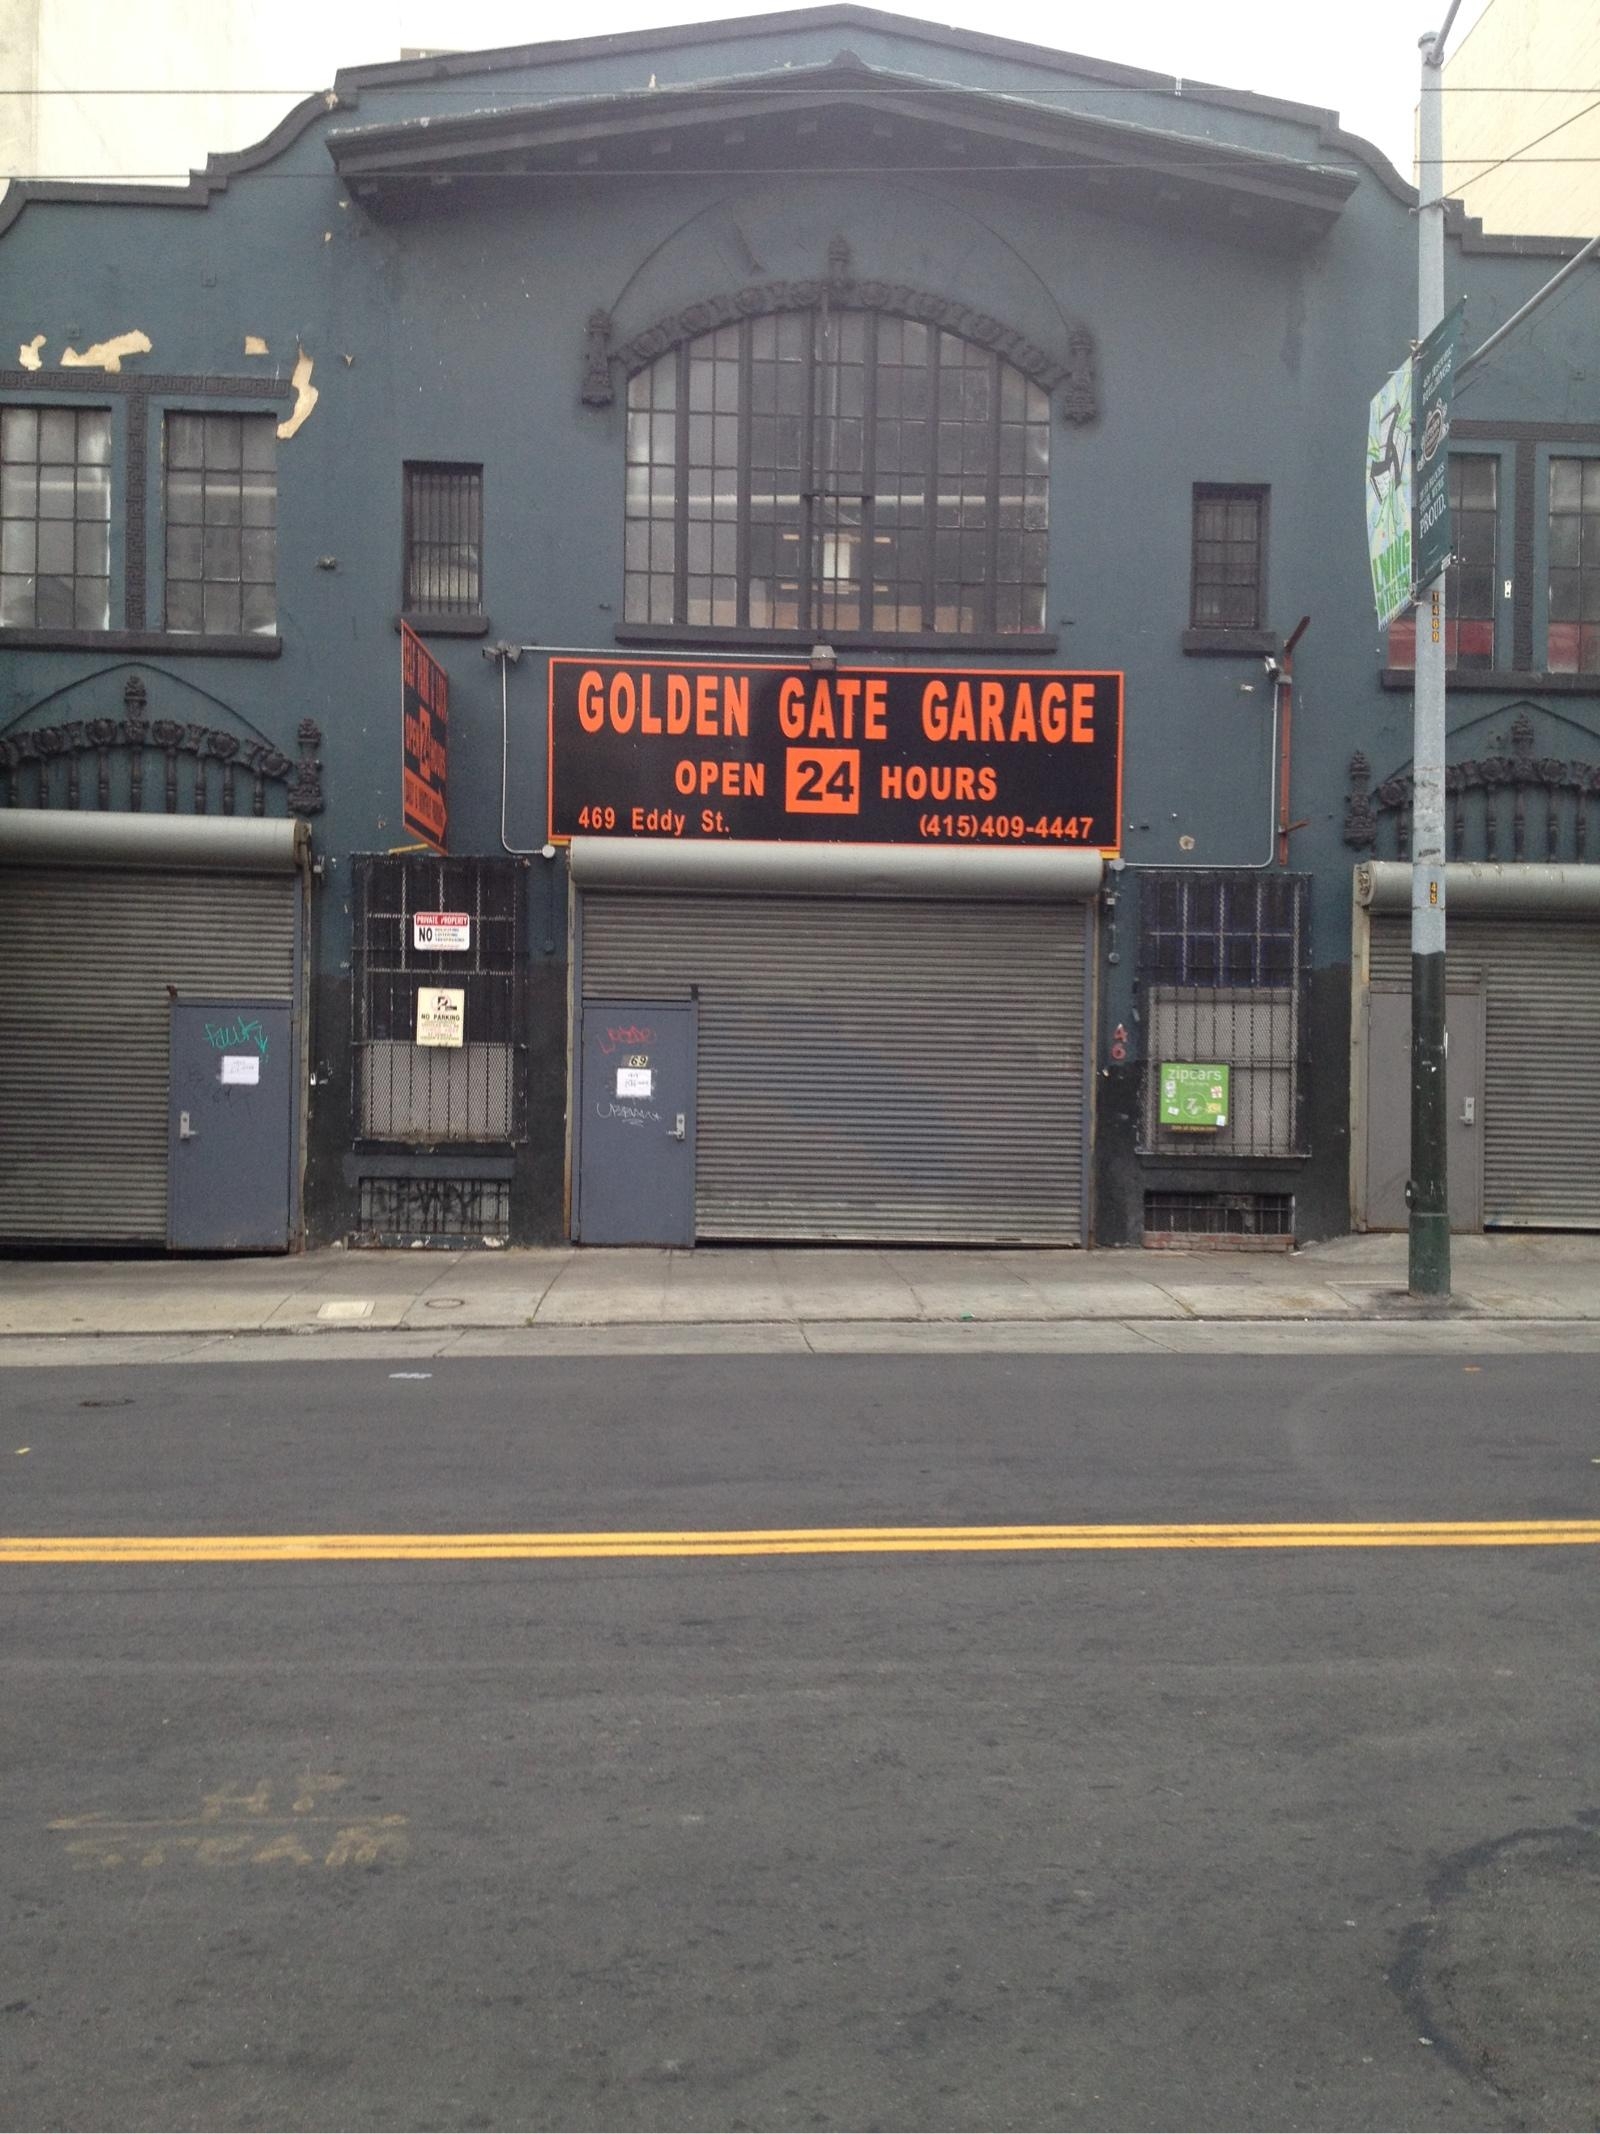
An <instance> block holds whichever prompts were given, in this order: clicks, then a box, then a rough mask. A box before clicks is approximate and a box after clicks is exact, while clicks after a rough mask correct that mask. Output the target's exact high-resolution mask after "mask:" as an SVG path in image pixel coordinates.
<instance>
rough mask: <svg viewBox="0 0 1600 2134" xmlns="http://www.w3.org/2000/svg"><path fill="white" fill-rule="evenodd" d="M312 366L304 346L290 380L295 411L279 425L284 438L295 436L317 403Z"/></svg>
mask: <svg viewBox="0 0 1600 2134" xmlns="http://www.w3.org/2000/svg"><path fill="white" fill-rule="evenodd" d="M311 368H312V365H311V358H310V357H309V356H308V355H307V354H306V352H305V350H304V349H303V348H302V349H301V351H300V360H299V362H298V363H296V365H295V367H294V376H293V377H292V378H291V379H290V380H289V383H290V384H291V385H292V386H293V387H294V413H293V414H292V415H291V416H290V417H289V419H288V421H287V422H280V423H279V425H278V435H279V436H280V437H282V438H285V439H287V438H290V437H293V435H294V433H295V431H296V430H298V429H299V427H300V425H301V423H303V422H304V421H305V419H306V417H307V416H308V415H309V414H310V413H311V410H312V409H313V408H314V407H315V406H316V404H317V399H318V394H317V389H316V387H315V386H314V385H313V384H312V383H311Z"/></svg>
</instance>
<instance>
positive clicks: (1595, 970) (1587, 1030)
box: [1371, 887, 1600, 1230]
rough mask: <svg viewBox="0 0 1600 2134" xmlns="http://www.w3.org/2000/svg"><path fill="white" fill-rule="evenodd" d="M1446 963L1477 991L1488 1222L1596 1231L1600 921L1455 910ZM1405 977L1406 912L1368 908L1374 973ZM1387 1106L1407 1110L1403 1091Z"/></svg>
mask: <svg viewBox="0 0 1600 2134" xmlns="http://www.w3.org/2000/svg"><path fill="white" fill-rule="evenodd" d="M1449 894H1450V897H1451V900H1452V904H1453V903H1454V902H1455V899H1456V892H1455V890H1454V888H1453V887H1452V888H1451V890H1450V891H1449ZM1447 968H1448V972H1449V979H1450V983H1451V985H1452V986H1457V985H1460V986H1474V985H1476V986H1481V988H1482V991H1483V996H1484V1006H1485V1034H1484V1086H1483V1118H1482V1132H1483V1221H1484V1224H1485V1226H1486V1227H1487V1228H1489V1229H1495V1228H1499V1227H1504V1228H1528V1229H1572V1230H1597V1229H1600V1122H1597V1120H1596V1115H1595V1110H1594V1095H1593V1092H1594V1071H1595V1062H1596V1060H1597V1059H1600V919H1597V918H1588V919H1585V918H1581V917H1577V916H1566V917H1563V916H1561V915H1560V914H1558V913H1553V912H1535V911H1523V912H1521V913H1517V914H1510V913H1508V914H1507V915H1505V916H1503V917H1501V916H1495V917H1492V918H1491V917H1480V916H1477V915H1471V916H1468V915H1458V913H1457V912H1456V911H1455V910H1454V909H1452V911H1451V913H1450V920H1449V940H1448V950H1447ZM1410 973H1411V940H1410V920H1409V916H1408V915H1406V914H1403V913H1398V912H1391V911H1375V912H1374V913H1373V917H1372V945H1371V976H1372V978H1373V979H1374V980H1375V981H1383V980H1389V981H1393V982H1396V983H1404V982H1408V981H1409V978H1410ZM1393 1101H1394V1102H1395V1103H1396V1104H1398V1105H1399V1106H1400V1107H1401V1108H1402V1109H1403V1108H1404V1106H1405V1104H1406V1102H1407V1092H1406V1090H1405V1089H1403V1088H1402V1089H1399V1090H1396V1091H1395V1092H1393Z"/></svg>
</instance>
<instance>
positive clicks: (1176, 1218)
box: [1144, 1192, 1294, 1237]
mask: <svg viewBox="0 0 1600 2134" xmlns="http://www.w3.org/2000/svg"><path fill="white" fill-rule="evenodd" d="M1144 1228H1145V1235H1146V1236H1147V1237H1151V1236H1157V1235H1160V1236H1170V1237H1293V1235H1294V1195H1293V1194H1292V1193H1183V1192H1174V1193H1147V1194H1146V1195H1145V1197H1144Z"/></svg>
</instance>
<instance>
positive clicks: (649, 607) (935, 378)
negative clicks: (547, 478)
mask: <svg viewBox="0 0 1600 2134" xmlns="http://www.w3.org/2000/svg"><path fill="white" fill-rule="evenodd" d="M1049 477H1050V396H1049V395H1048V393H1046V392H1045V391H1044V389H1043V388H1042V387H1041V386H1038V385H1035V384H1034V383H1033V382H1032V381H1031V380H1030V379H1028V378H1027V377H1025V376H1024V375H1023V373H1022V372H1021V371H1019V370H1017V369H1016V368H1015V367H1014V366H1013V365H1012V364H1009V363H1007V362H1005V361H1004V360H1003V359H1002V358H1001V357H999V356H998V355H996V354H995V353H994V352H993V351H991V350H989V349H986V348H981V347H979V346H977V345H976V344H975V343H973V342H969V341H966V340H963V339H962V338H961V337H960V336H959V335H957V334H953V333H945V332H942V331H940V330H939V329H938V328H936V327H932V326H928V325H924V324H922V323H921V322H920V321H917V320H914V319H904V318H899V317H896V316H892V315H889V314H880V313H877V312H868V311H840V312H834V311H831V310H828V309H825V308H819V309H817V310H815V311H793V312H777V313H773V314H770V315H768V316H764V317H760V318H752V319H744V320H740V321H739V322H738V323H737V324H734V325H729V326H722V327H718V328H717V329H716V330H715V331H713V332H711V333H707V334H702V335H701V336H700V337H699V339H697V340H694V341H691V342H689V343H687V344H686V345H685V346H684V347H682V348H677V349H670V350H668V351H667V353H666V354H664V355H662V356H659V357H658V358H657V359H656V360H655V362H654V363H652V364H650V365H649V366H648V367H647V368H646V369H644V370H641V371H638V372H636V373H635V374H634V376H633V377H632V378H631V379H630V380H629V383H628V442H627V503H626V525H625V584H624V592H625V599H624V614H625V619H626V620H627V621H628V622H631V623H644V624H649V623H658V624H665V625H672V624H678V625H689V626H693V627H702V628H708V629H740V630H775V631H796V632H807V631H810V632H817V633H822V634H828V635H832V634H836V633H837V634H847V633H849V632H852V631H862V632H871V633H872V634H873V635H875V636H880V637H881V636H893V635H896V634H903V635H907V634H914V633H923V632H929V633H939V634H946V635H952V636H979V635H1014V634H1018V633H1021V632H1025V631H1038V630H1042V629H1043V628H1044V624H1045V579H1046V564H1047V542H1048V528H1049Z"/></svg>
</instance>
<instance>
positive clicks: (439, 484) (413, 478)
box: [404, 461, 483, 615]
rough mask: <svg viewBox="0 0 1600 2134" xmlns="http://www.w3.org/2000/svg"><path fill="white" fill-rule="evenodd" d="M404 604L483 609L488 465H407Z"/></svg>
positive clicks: (447, 610) (469, 611) (446, 610)
mask: <svg viewBox="0 0 1600 2134" xmlns="http://www.w3.org/2000/svg"><path fill="white" fill-rule="evenodd" d="M405 485H406V486H405V528H406V533H405V540H406V558H405V594H404V605H405V606H406V607H407V608H408V609H412V610H417V609H421V610H426V611H428V612H429V613H432V614H436V615H476V614H479V613H481V611H482V608H483V469H482V468H481V467H475V466H464V465H446V464H443V463H436V462H422V461H414V462H412V463H411V464H409V465H408V466H407V468H406V470H405Z"/></svg>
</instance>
